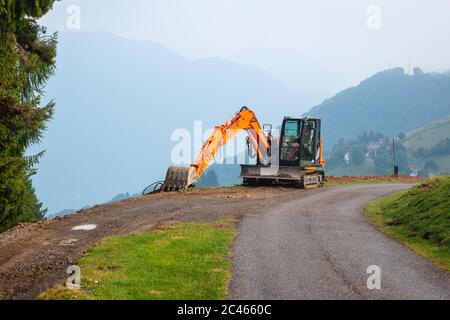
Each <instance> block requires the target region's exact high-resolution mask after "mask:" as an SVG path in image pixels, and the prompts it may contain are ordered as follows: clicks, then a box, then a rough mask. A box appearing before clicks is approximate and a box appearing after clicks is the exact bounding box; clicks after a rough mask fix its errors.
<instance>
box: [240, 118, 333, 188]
mask: <svg viewBox="0 0 450 320" xmlns="http://www.w3.org/2000/svg"><path fill="white" fill-rule="evenodd" d="M278 141H279V142H278V148H279V150H278V153H277V152H274V150H273V149H272V155H278V159H274V158H273V157H272V159H271V161H270V163H269V164H268V165H262V164H261V163H259V162H258V163H257V164H256V165H241V177H242V178H243V181H244V184H246V185H261V184H293V185H297V186H299V187H303V188H312V187H320V186H322V185H323V183H324V180H325V173H324V170H323V167H324V164H325V163H324V161H323V159H322V138H321V120H320V119H316V118H306V117H305V118H293V117H285V118H284V120H283V123H282V126H281V132H280V138H279V140H278ZM269 169H270V170H269Z"/></svg>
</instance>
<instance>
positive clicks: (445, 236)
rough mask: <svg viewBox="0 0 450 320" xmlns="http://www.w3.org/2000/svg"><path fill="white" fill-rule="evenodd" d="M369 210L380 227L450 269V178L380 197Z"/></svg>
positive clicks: (368, 207) (429, 181) (372, 219)
mask: <svg viewBox="0 0 450 320" xmlns="http://www.w3.org/2000/svg"><path fill="white" fill-rule="evenodd" d="M365 212H366V215H367V217H368V218H369V219H370V220H371V221H372V223H373V224H374V225H375V226H376V227H377V228H378V229H379V230H380V231H382V232H384V233H385V234H387V235H388V236H390V237H392V238H393V239H395V240H398V241H400V242H402V243H403V244H405V245H406V246H408V247H409V248H411V249H412V250H414V251H415V252H417V253H419V254H422V255H423V256H425V257H427V258H429V259H430V260H431V261H433V262H434V263H436V264H438V265H440V266H441V267H443V268H445V269H447V270H450V178H439V179H431V180H428V181H426V182H424V183H422V184H419V185H417V186H416V187H414V188H412V189H411V190H410V191H407V192H402V193H397V194H393V195H391V196H388V197H385V198H382V199H378V200H376V201H373V202H371V203H369V204H368V205H367V206H366V208H365Z"/></svg>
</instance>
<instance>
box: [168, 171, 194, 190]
mask: <svg viewBox="0 0 450 320" xmlns="http://www.w3.org/2000/svg"><path fill="white" fill-rule="evenodd" d="M196 182H197V173H196V170H195V168H194V167H178V166H170V167H169V169H167V174H166V180H165V181H164V191H176V190H183V189H186V188H188V187H190V186H192V185H195V183H196Z"/></svg>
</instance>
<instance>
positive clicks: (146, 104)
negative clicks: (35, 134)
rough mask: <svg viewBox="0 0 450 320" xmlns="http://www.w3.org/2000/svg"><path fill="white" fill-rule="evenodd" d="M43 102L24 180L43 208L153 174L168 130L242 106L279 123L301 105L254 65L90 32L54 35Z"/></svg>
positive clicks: (97, 195) (165, 159) (100, 196)
mask: <svg viewBox="0 0 450 320" xmlns="http://www.w3.org/2000/svg"><path fill="white" fill-rule="evenodd" d="M46 99H54V100H55V102H56V108H55V116H54V119H53V120H52V121H51V122H50V123H49V127H48V130H47V132H45V135H44V139H43V143H42V144H41V145H39V146H36V147H34V148H33V150H30V153H36V152H37V151H41V150H42V149H46V153H45V156H44V157H43V158H42V159H41V162H40V165H39V168H38V169H39V170H38V174H37V175H36V176H35V177H34V179H33V181H34V185H35V187H36V189H37V193H38V196H39V198H40V199H41V201H43V202H44V205H45V206H48V208H49V212H57V211H60V210H61V209H64V208H79V207H81V206H84V205H85V204H86V203H102V202H106V201H108V200H109V199H110V198H111V196H112V195H114V194H118V193H120V192H122V190H129V191H132V192H139V191H141V190H142V189H143V188H144V187H145V186H147V185H149V184H150V183H152V182H154V181H156V180H161V179H162V178H164V175H165V171H166V169H167V167H168V165H169V164H171V151H172V148H173V147H174V146H175V145H176V144H177V143H178V142H177V141H173V140H172V139H171V138H172V137H171V135H172V133H173V132H174V130H177V129H187V130H188V131H190V132H191V134H192V131H193V123H194V121H195V120H202V121H203V129H204V130H207V129H209V128H211V127H213V126H215V125H217V124H220V123H223V122H224V121H225V120H226V119H229V118H230V117H231V116H233V115H234V113H235V112H236V111H238V110H239V109H240V108H241V107H242V106H243V105H248V106H251V107H252V108H254V109H255V111H256V112H257V113H258V117H259V118H260V120H261V121H262V122H266V121H267V122H277V123H278V122H281V119H282V117H283V115H284V114H298V115H300V114H302V113H304V112H305V111H306V110H307V108H308V107H309V106H308V105H306V104H305V103H304V102H302V101H303V100H302V95H301V94H299V93H297V92H296V91H294V90H292V89H291V88H289V87H287V86H286V85H284V84H283V83H282V82H280V81H278V80H277V79H275V78H274V77H272V76H271V75H270V74H269V73H267V72H265V71H263V70H261V69H258V68H256V67H248V66H245V65H241V64H237V63H232V62H228V61H224V60H221V59H216V58H210V59H200V60H191V59H187V58H185V57H182V56H180V55H178V54H176V53H174V52H172V51H170V50H168V49H166V48H165V47H163V46H161V45H159V44H157V43H154V42H151V41H142V42H139V41H131V40H127V39H123V38H120V37H117V36H114V35H112V34H108V33H90V32H79V33H67V34H64V33H61V34H60V35H59V44H58V56H57V73H56V75H55V76H54V77H52V78H51V79H50V81H49V82H48V85H47V87H46ZM196 152H198V150H192V154H194V153H196ZM192 160H193V159H192Z"/></svg>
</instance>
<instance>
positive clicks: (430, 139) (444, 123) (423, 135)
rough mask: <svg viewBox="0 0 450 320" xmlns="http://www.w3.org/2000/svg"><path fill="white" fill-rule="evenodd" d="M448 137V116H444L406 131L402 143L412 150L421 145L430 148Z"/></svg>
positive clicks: (449, 126) (449, 122)
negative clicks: (423, 125)
mask: <svg viewBox="0 0 450 320" xmlns="http://www.w3.org/2000/svg"><path fill="white" fill-rule="evenodd" d="M448 138H450V117H445V118H443V119H440V120H438V121H435V122H432V123H430V124H429V125H427V126H425V127H422V128H419V129H416V130H414V131H411V132H409V133H407V134H406V138H405V140H404V145H405V147H407V148H408V149H409V150H410V151H412V152H414V151H417V149H419V148H421V147H422V148H425V149H431V148H432V147H434V146H435V145H437V144H438V143H439V142H441V141H442V140H445V139H448Z"/></svg>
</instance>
